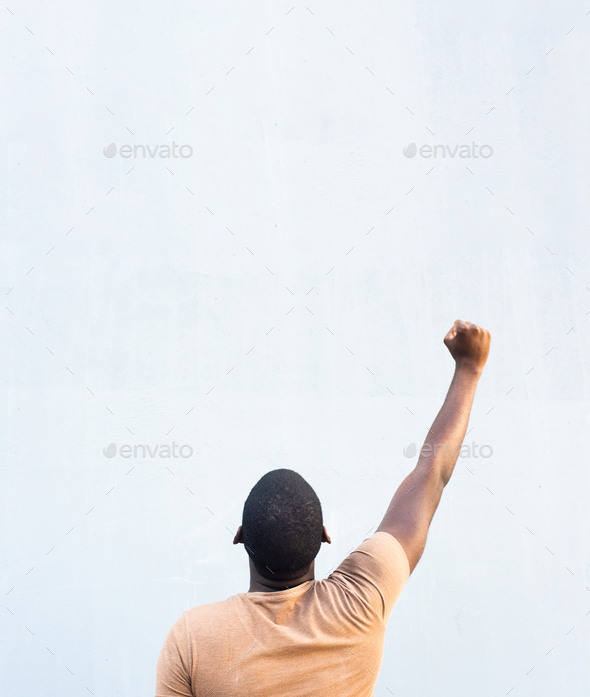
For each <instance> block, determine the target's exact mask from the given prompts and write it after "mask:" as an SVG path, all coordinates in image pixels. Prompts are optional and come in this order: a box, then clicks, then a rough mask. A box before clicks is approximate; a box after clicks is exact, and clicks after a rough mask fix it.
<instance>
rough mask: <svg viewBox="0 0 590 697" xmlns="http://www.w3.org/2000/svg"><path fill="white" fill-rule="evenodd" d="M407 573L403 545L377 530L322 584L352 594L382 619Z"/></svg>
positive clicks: (398, 592)
mask: <svg viewBox="0 0 590 697" xmlns="http://www.w3.org/2000/svg"><path fill="white" fill-rule="evenodd" d="M409 576H410V563H409V561H408V558H407V556H406V553H405V552H404V549H403V547H402V546H401V544H400V543H399V542H398V540H396V539H395V537H393V535H390V534H389V533H387V532H384V531H379V532H376V533H374V534H373V535H371V537H368V538H366V539H365V540H363V541H362V542H361V544H360V545H358V547H356V548H355V549H354V550H353V551H352V552H351V553H350V554H348V555H347V556H346V558H345V559H344V560H343V561H342V563H341V564H340V565H339V566H338V568H337V569H335V570H334V571H333V572H332V573H331V574H330V575H329V576H328V578H327V579H325V581H323V582H322V583H324V584H326V586H327V587H329V586H331V585H335V586H336V587H337V588H338V590H339V592H341V593H345V594H346V595H349V596H354V597H355V598H357V599H358V600H359V601H360V602H361V603H362V604H363V605H365V606H367V607H369V606H370V607H371V608H373V610H375V611H377V613H378V614H379V615H380V617H381V619H382V620H383V621H386V619H387V617H388V616H389V613H390V612H391V610H392V609H393V605H394V604H395V602H396V600H397V598H398V597H399V595H400V593H401V591H402V589H403V587H404V585H405V583H406V581H407V580H408V578H409Z"/></svg>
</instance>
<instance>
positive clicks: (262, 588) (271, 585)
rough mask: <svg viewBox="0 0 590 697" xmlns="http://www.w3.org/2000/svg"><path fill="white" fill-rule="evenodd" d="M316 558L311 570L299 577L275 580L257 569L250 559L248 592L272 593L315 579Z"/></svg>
mask: <svg viewBox="0 0 590 697" xmlns="http://www.w3.org/2000/svg"><path fill="white" fill-rule="evenodd" d="M314 567H315V560H314V561H312V562H311V566H310V567H309V571H308V572H307V573H306V574H304V575H303V576H300V577H299V578H294V579H293V580H291V581H273V580H272V579H270V578H265V577H264V576H262V575H261V574H259V573H258V571H256V567H255V566H254V564H253V563H252V560H251V559H250V588H249V589H248V593H272V592H273V591H284V590H288V589H290V588H295V586H300V585H301V584H302V583H305V582H306V581H313V580H314V578H315V568H314Z"/></svg>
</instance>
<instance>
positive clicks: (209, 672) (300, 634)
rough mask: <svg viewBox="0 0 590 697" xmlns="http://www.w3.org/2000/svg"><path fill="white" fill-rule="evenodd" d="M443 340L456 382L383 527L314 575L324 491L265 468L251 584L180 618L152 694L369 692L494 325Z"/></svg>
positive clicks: (250, 517) (259, 696)
mask: <svg viewBox="0 0 590 697" xmlns="http://www.w3.org/2000/svg"><path fill="white" fill-rule="evenodd" d="M444 343H445V344H446V346H447V348H448V349H449V351H450V353H451V355H452V356H453V358H454V359H455V374H454V376H453V380H452V382H451V386H450V387H449V391H448V394H447V397H446V399H445V401H444V404H443V406H442V408H441V410H440V412H439V413H438V416H437V417H436V419H435V420H434V423H433V424H432V428H431V429H430V430H429V432H428V436H427V437H426V440H425V443H424V447H423V448H422V450H421V453H420V457H419V459H418V463H417V465H416V467H415V469H414V470H413V471H412V472H411V473H410V474H409V475H408V476H407V477H406V478H405V480H404V481H403V482H402V484H401V485H400V487H399V488H398V490H397V491H396V493H395V495H394V497H393V499H392V501H391V503H390V505H389V506H388V508H387V512H386V513H385V516H384V518H383V520H382V521H381V524H380V525H379V527H378V528H377V531H376V532H375V533H374V534H373V535H372V536H371V537H369V538H368V539H366V540H364V541H363V542H362V543H361V544H360V545H359V546H358V547H357V548H356V549H355V551H353V552H352V553H351V554H349V555H348V557H346V559H345V560H344V561H343V562H342V563H341V564H340V566H339V567H338V568H337V569H336V570H335V571H334V572H333V573H332V574H330V576H328V578H326V579H324V580H323V581H316V580H314V559H315V557H316V555H317V553H318V551H319V549H320V545H321V543H322V542H328V543H329V542H330V537H329V535H328V532H327V530H326V528H325V527H324V525H323V523H322V511H321V506H320V502H319V500H318V498H317V496H316V494H315V492H314V491H313V489H312V488H311V487H310V486H309V484H308V483H307V482H306V481H305V480H304V479H303V478H302V477H301V476H300V475H298V474H297V473H296V472H292V471H291V470H284V469H283V470H274V471H272V472H269V473H268V474H266V475H264V477H262V479H260V481H259V482H258V483H257V484H256V485H255V486H254V488H253V489H252V491H251V492H250V494H249V496H248V499H247V500H246V503H245V505H244V512H243V517H242V525H241V526H240V527H239V528H238V530H237V533H236V536H235V538H234V544H238V543H242V544H244V545H245V547H246V551H247V553H248V556H249V561H250V589H249V591H248V593H239V594H237V595H234V596H232V597H230V598H228V599H227V600H223V601H220V602H216V603H211V604H209V605H201V606H198V607H195V608H193V609H192V610H188V611H187V612H185V613H183V615H182V616H181V617H180V619H178V620H177V621H176V622H175V624H174V625H173V626H172V629H171V630H170V632H169V633H168V636H167V638H166V641H165V643H164V646H163V647H162V650H161V652H160V657H159V659H158V665H157V678H156V697H172V696H174V697H180V696H182V697H204V696H205V695H210V697H271V696H272V697H291V696H293V697H295V696H297V697H312V696H313V697H332V696H333V697H353V696H354V697H361V696H362V697H365V696H366V697H370V696H371V695H373V690H374V687H375V682H376V680H377V675H378V673H379V668H380V666H381V661H382V658H383V642H384V637H385V628H386V625H387V621H388V619H389V615H390V613H391V611H392V609H393V606H394V604H395V602H396V600H397V598H398V597H399V594H400V593H401V591H402V588H403V586H404V584H405V583H406V581H407V580H408V577H409V576H410V574H411V573H412V571H413V570H414V568H415V567H416V564H417V563H418V561H419V560H420V557H421V556H422V552H423V551H424V547H425V545H426V536H427V533H428V528H429V526H430V522H431V520H432V517H433V515H434V512H435V511H436V509H437V507H438V504H439V501H440V498H441V495H442V491H443V488H444V487H445V486H446V485H447V484H448V482H449V479H450V478H451V474H452V473H453V468H454V466H455V463H456V461H457V457H458V455H459V452H460V449H461V444H462V442H463V438H464V437H465V431H466V429H467V423H468V421H469V414H470V412H471V405H472V402H473V397H474V395H475V389H476V387H477V383H478V380H479V377H480V375H481V373H482V370H483V367H484V365H485V362H486V360H487V357H488V352H489V348H490V334H489V332H488V331H486V330H485V329H482V328H481V327H478V326H477V325H475V324H471V323H470V322H463V321H461V320H457V321H456V322H455V324H454V326H453V327H452V329H451V330H450V331H449V332H448V334H447V335H446V336H445V338H444Z"/></svg>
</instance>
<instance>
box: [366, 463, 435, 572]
mask: <svg viewBox="0 0 590 697" xmlns="http://www.w3.org/2000/svg"><path fill="white" fill-rule="evenodd" d="M443 489H444V484H443V482H442V479H441V477H440V474H439V473H438V472H437V471H436V470H435V469H431V470H430V471H428V472H426V471H425V470H424V469H420V468H418V467H416V469H414V470H413V471H412V472H410V474H409V475H408V476H407V477H406V478H405V479H404V481H403V482H402V483H401V485H400V486H399V487H398V489H397V491H396V492H395V494H394V496H393V499H392V500H391V503H390V504H389V506H388V509H387V512H386V514H385V516H384V517H383V520H382V521H381V524H380V525H379V527H378V528H377V531H380V530H382V531H383V532H388V533H389V534H390V535H393V537H395V538H396V539H397V540H398V542H399V543H400V544H401V546H402V547H403V549H404V551H405V553H406V556H407V557H408V561H409V563H410V573H412V571H413V570H414V568H415V567H416V564H417V563H418V562H419V561H420V557H421V556H422V553H423V552H424V547H425V546H426V537H427V535H428V528H429V527H430V522H431V521H432V517H433V516H434V513H435V511H436V509H437V507H438V504H439V501H440V497H441V495H442V491H443Z"/></svg>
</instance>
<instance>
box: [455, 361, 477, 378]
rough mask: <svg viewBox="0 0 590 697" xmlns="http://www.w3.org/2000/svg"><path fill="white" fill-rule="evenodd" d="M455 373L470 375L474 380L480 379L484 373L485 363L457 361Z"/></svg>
mask: <svg viewBox="0 0 590 697" xmlns="http://www.w3.org/2000/svg"><path fill="white" fill-rule="evenodd" d="M455 373H457V374H458V375H461V376H465V377H470V378H472V379H474V380H479V378H480V377H481V374H482V373H483V365H478V364H477V363H474V362H473V361H470V360H465V359H464V360H461V361H456V363H455Z"/></svg>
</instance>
